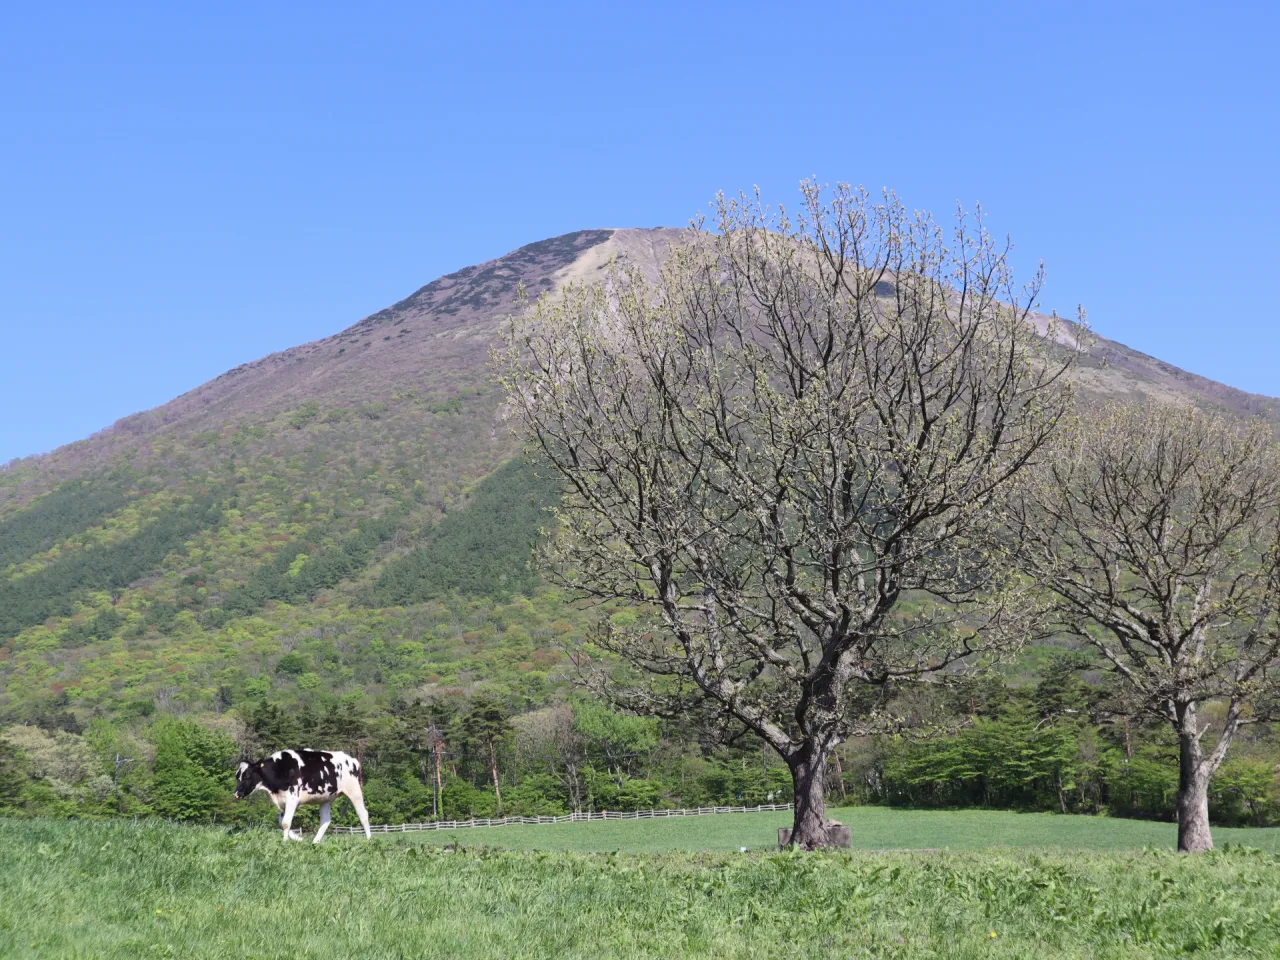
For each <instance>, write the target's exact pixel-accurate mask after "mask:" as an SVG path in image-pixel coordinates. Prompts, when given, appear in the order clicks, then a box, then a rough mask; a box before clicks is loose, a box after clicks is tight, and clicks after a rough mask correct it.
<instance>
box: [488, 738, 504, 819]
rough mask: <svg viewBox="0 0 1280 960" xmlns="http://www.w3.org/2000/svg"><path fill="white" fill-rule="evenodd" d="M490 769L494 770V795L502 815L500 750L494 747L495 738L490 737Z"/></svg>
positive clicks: (499, 812) (498, 810)
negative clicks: (499, 780)
mask: <svg viewBox="0 0 1280 960" xmlns="http://www.w3.org/2000/svg"><path fill="white" fill-rule="evenodd" d="M489 769H490V770H492V771H493V795H494V798H495V799H496V800H497V812H498V815H499V816H501V815H502V788H501V787H499V786H498V751H497V749H496V748H495V747H494V744H493V738H492V737H490V738H489Z"/></svg>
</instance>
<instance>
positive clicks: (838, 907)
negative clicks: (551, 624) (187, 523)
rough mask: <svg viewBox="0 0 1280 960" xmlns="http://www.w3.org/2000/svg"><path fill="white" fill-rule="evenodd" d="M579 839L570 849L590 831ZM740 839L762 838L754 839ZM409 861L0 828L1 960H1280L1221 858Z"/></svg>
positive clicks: (1274, 876) (410, 849) (259, 845)
mask: <svg viewBox="0 0 1280 960" xmlns="http://www.w3.org/2000/svg"><path fill="white" fill-rule="evenodd" d="M859 812H864V811H859ZM921 816H937V815H932V814H925V815H921ZM739 819H740V818H734V817H730V816H723V817H704V818H697V819H689V820H685V821H679V822H678V825H679V826H680V827H681V828H683V827H686V826H687V827H694V828H700V829H701V830H703V831H705V834H706V837H707V845H708V846H713V845H721V844H723V843H724V841H725V838H727V837H728V836H729V835H730V834H735V833H737V834H739V835H741V836H742V837H743V839H746V834H744V833H742V831H740V830H737V829H736V827H735V821H738V820H739ZM758 819H759V820H760V821H765V820H769V819H770V818H769V817H768V815H760V816H759V817H758ZM849 819H850V820H852V817H849ZM1021 819H1023V820H1024V821H1025V822H1026V823H1027V824H1029V825H1031V826H1028V827H1027V828H1026V830H1027V831H1028V832H1027V833H1026V834H1024V838H1034V836H1035V834H1036V831H1035V830H1034V829H1033V827H1034V825H1035V824H1037V823H1043V824H1045V825H1046V826H1047V825H1049V824H1051V823H1052V821H1053V819H1054V818H1043V819H1042V818H1032V817H1026V818H1021ZM943 821H949V822H950V823H951V824H952V825H953V830H952V833H953V835H954V836H957V837H961V836H967V837H968V842H970V843H974V844H976V843H977V842H978V841H979V840H980V839H981V830H982V823H981V821H970V822H969V823H968V825H967V826H965V822H964V820H963V815H954V814H953V815H941V820H940V822H943ZM991 822H994V821H991ZM1092 822H1093V823H1094V824H1096V825H1098V826H1104V825H1105V824H1106V823H1107V822H1106V821H1092ZM661 825H662V824H649V823H643V822H642V823H634V822H633V823H620V824H612V823H611V824H607V825H604V826H607V828H608V829H610V830H615V831H618V833H617V834H616V836H618V837H621V835H622V832H623V831H624V830H626V829H648V828H650V827H653V826H661ZM676 825H677V822H671V823H669V824H667V826H676ZM577 826H578V827H579V828H580V830H581V831H582V836H584V837H587V836H589V831H590V830H591V829H592V828H593V827H594V826H596V825H577ZM766 826H767V824H765V823H763V822H762V823H761V824H760V828H759V829H761V830H762V829H764V828H766ZM881 826H882V828H883V831H884V832H883V834H882V835H883V836H886V837H887V836H890V835H891V829H901V831H902V833H901V834H899V835H901V836H908V835H915V834H917V833H919V832H920V831H921V830H922V829H924V828H923V827H920V826H919V824H918V823H917V822H915V821H912V820H910V819H908V820H905V821H903V823H902V825H901V827H900V828H891V827H890V826H889V825H888V823H887V821H886V823H885V824H882V825H881ZM530 829H533V828H530ZM541 829H543V830H547V829H548V828H541ZM750 830H751V831H753V835H755V836H760V833H759V832H756V831H757V828H756V827H754V826H753V827H750ZM966 831H968V832H967V834H966ZM495 832H496V831H495ZM462 833H463V831H459V834H460V835H461V834H462ZM478 833H479V831H473V832H472V833H471V834H470V835H469V837H474V835H476V834H478ZM1010 836H1011V835H1010ZM1010 836H1006V837H1005V838H1004V839H1005V840H1006V841H1007V840H1009V839H1010ZM1059 836H1065V834H1063V835H1059ZM1135 836H1136V835H1135ZM429 839H439V838H437V837H435V835H432V834H417V835H413V836H411V837H408V838H402V839H397V840H395V841H387V840H383V839H381V838H379V839H376V840H375V841H374V842H372V843H367V842H365V841H364V840H363V838H355V837H347V836H342V837H336V838H334V839H333V842H329V843H325V844H322V845H320V846H312V845H311V844H300V843H291V844H284V843H281V842H280V841H279V840H278V839H277V838H276V837H275V836H274V835H273V834H271V833H268V832H266V831H261V830H254V831H244V832H239V833H235V832H230V831H227V830H223V829H217V828H201V827H181V826H173V825H168V824H161V823H154V822H153V823H142V824H137V825H135V824H131V823H124V822H116V823H83V822H82V823H76V822H55V821H39V820H36V821H17V820H0V956H3V957H5V958H14V960H16V958H35V957H50V958H52V957H57V958H61V957H73V958H136V957H202V958H203V957H209V958H224V957H225V958H236V960H265V958H281V960H283V958H290V960H294V958H316V960H328V958H342V960H348V958H351V957H360V958H371V960H377V958H388V960H389V958H397V960H398V958H420V957H463V958H471V957H476V958H478V957H485V958H491V957H513V958H514V957H521V958H524V957H527V958H539V957H547V958H552V957H554V958H557V960H570V958H579V957H582V958H586V957H655V958H656V957H662V958H670V957H690V958H697V957H716V958H719V960H723V958H724V957H735V958H738V957H742V958H757V957H758V958H766V957H767V958H787V957H806V958H812V957H834V956H839V957H902V958H924V957H947V958H980V957H981V958H1013V957H1028V956H1035V957H1038V958H1068V957H1070V958H1085V957H1104V958H1105V957H1126V958H1143V957H1165V956H1175V955H1177V956H1188V955H1189V956H1201V957H1240V956H1276V955H1277V953H1280V858H1277V856H1275V855H1274V854H1273V853H1270V852H1264V851H1259V850H1250V849H1244V848H1237V847H1233V848H1231V849H1228V850H1223V851H1217V852H1214V853H1212V854H1209V855H1207V856H1203V857H1195V858H1191V857H1181V856H1178V855H1176V854H1173V853H1171V852H1166V851H1164V850H1160V851H1153V850H1145V851H1144V850H1138V851H1134V850H1125V849H1122V848H1123V846H1124V845H1125V844H1122V843H1119V842H1117V843H1115V844H1114V845H1113V846H1114V849H1112V850H1110V851H1105V852H1068V851H1066V850H1063V849H1060V848H1056V847H1046V848H1044V849H1040V850H1026V849H1016V848H1013V847H1008V846H1006V847H1000V848H997V849H991V850H985V851H980V850H968V849H953V850H950V851H947V852H942V853H933V852H923V851H917V852H910V851H898V852H893V853H869V852H856V851H855V852H850V853H835V854H822V855H803V854H799V855H798V854H792V853H777V852H772V851H770V852H764V851H761V852H752V853H748V854H746V855H742V854H739V853H736V852H734V853H726V852H717V851H708V852H700V853H690V852H682V851H675V852H668V853H660V854H655V853H645V854H628V853H607V854H606V853H577V852H549V851H501V850H493V849H488V848H480V847H472V846H469V845H464V847H463V849H462V850H460V851H457V852H455V851H453V850H450V849H447V848H444V847H441V846H440V845H438V843H433V842H429ZM1000 839H1001V838H999V837H991V838H990V841H991V842H999V840H1000ZM583 842H584V843H589V842H592V841H587V840H584V841H583ZM674 842H675V841H673V843H674ZM919 842H923V841H919Z"/></svg>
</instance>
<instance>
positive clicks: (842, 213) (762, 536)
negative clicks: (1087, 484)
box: [497, 182, 1074, 848]
mask: <svg viewBox="0 0 1280 960" xmlns="http://www.w3.org/2000/svg"><path fill="white" fill-rule="evenodd" d="M802 191H803V206H802V210H801V213H800V214H799V215H798V216H796V217H791V216H789V215H788V214H787V213H786V212H785V211H777V212H771V211H769V210H766V209H765V208H763V207H762V206H761V205H760V203H759V199H758V197H757V198H754V199H753V198H738V199H736V200H726V199H724V198H723V197H722V198H721V199H720V200H719V202H718V204H717V207H716V217H715V220H714V223H713V225H712V226H711V227H708V226H707V225H705V224H703V223H701V222H698V223H695V224H694V225H693V226H692V228H691V229H690V230H689V232H688V236H687V240H686V242H685V243H683V244H680V245H678V246H677V247H676V249H674V250H673V251H672V252H671V254H670V256H669V257H668V258H667V259H666V260H665V261H664V263H663V264H662V266H661V268H660V273H659V275H658V277H657V278H656V282H650V280H649V279H647V278H646V277H645V276H644V275H642V274H641V273H640V272H639V271H638V270H637V269H635V268H633V267H630V266H628V265H627V264H625V263H623V264H614V265H612V267H611V268H610V269H608V270H607V271H605V272H604V273H603V274H602V280H601V281H600V282H597V283H593V284H588V285H583V286H574V287H571V288H570V289H568V290H567V291H564V292H563V293H562V294H561V295H560V296H558V297H555V298H543V299H541V300H540V301H538V302H537V303H536V304H535V305H534V306H533V307H532V308H531V309H530V310H528V311H526V313H525V314H524V315H523V316H521V317H519V318H517V319H516V320H514V321H513V326H512V329H511V332H510V338H509V341H508V343H507V346H506V349H505V350H504V351H503V352H502V353H501V354H499V355H498V357H497V360H498V363H499V367H500V370H501V374H502V377H503V379H504V383H505V385H506V387H507V389H508V393H509V396H510V401H511V404H512V407H513V409H514V411H515V413H516V416H517V417H518V421H519V423H520V424H521V425H522V427H523V429H524V430H525V431H527V434H528V436H529V437H530V438H531V439H532V445H533V447H534V449H536V451H537V452H538V455H539V456H540V457H542V458H544V459H545V461H546V462H547V463H549V464H550V465H551V467H552V468H553V470H554V472H555V473H556V474H558V475H559V476H560V477H562V478H563V479H564V481H565V482H566V487H567V493H566V494H565V497H564V499H563V502H562V504H561V506H560V508H559V511H558V516H557V524H556V530H557V531H558V534H557V536H556V537H555V538H553V540H552V541H551V545H550V547H549V548H548V554H549V555H548V557H547V560H548V561H549V566H550V567H551V569H553V570H555V571H556V572H557V575H558V576H559V577H560V578H561V579H562V580H563V582H564V583H566V584H567V585H569V586H571V587H572V588H574V589H576V590H578V591H580V593H581V594H582V595H585V596H587V597H591V598H595V599H597V600H600V601H605V602H609V603H612V604H616V603H618V602H622V603H625V604H630V605H633V606H635V607H636V608H637V612H638V613H639V614H640V615H639V616H638V618H637V619H636V620H635V622H633V623H628V624H626V625H619V623H618V622H617V620H618V618H615V620H614V621H608V620H605V621H603V622H602V623H601V625H600V629H599V631H598V632H597V634H596V635H595V636H594V638H593V639H594V642H595V644H597V645H598V646H599V647H601V648H603V649H604V650H607V651H610V652H612V653H614V654H617V655H619V656H620V657H622V658H623V659H624V660H625V661H626V662H627V663H629V664H630V665H632V666H633V667H635V668H638V672H637V673H636V680H637V682H636V683H634V684H632V685H630V686H629V687H627V688H626V690H625V691H624V692H625V694H626V696H625V697H624V700H625V702H627V703H628V704H629V705H630V706H632V707H633V708H635V709H638V710H642V711H648V712H652V713H655V714H658V715H666V716H672V715H679V714H680V713H681V712H682V711H686V710H690V709H692V706H693V704H694V703H696V702H698V701H701V708H702V709H706V708H707V707H710V708H711V710H712V711H713V712H714V713H717V714H719V715H720V716H721V717H722V718H723V719H724V720H725V721H726V722H732V723H737V724H741V725H744V726H745V727H746V728H748V729H750V730H751V731H753V732H754V733H755V734H757V735H758V736H760V737H761V738H763V739H764V740H765V741H766V742H767V743H768V744H769V746H770V747H772V748H773V749H774V750H775V751H777V752H778V754H779V755H780V756H781V757H782V758H783V760H784V761H785V762H786V763H787V765H788V767H789V768H790V770H791V773H792V776H793V778H794V782H795V799H796V806H795V826H794V831H793V834H792V837H793V843H795V844H797V845H800V846H803V847H806V848H813V847H819V846H823V845H825V844H826V843H827V842H828V827H829V823H828V821H827V820H826V818H825V815H824V798H823V781H824V772H825V768H826V764H827V759H828V757H829V756H830V754H831V751H832V749H833V748H834V747H835V745H836V744H838V743H840V742H841V740H842V739H844V738H845V737H847V736H849V735H851V734H852V733H853V732H855V731H856V730H858V729H862V728H866V725H867V724H869V723H873V722H874V720H875V717H874V715H873V714H874V712H875V711H874V708H873V709H872V710H871V712H870V714H869V713H868V712H867V711H864V710H859V709H856V708H855V707H854V706H853V701H854V699H855V696H854V693H853V688H854V687H855V686H856V687H858V688H860V689H862V690H864V691H865V688H866V685H867V684H872V685H879V686H881V687H883V686H884V685H887V684H890V683H892V682H893V681H895V680H900V679H907V678H918V677H922V676H936V675H938V674H939V672H940V671H945V670H946V668H947V667H948V666H949V665H950V664H952V663H954V662H956V661H957V660H959V659H960V658H963V657H966V656H969V655H971V654H973V653H975V652H976V651H978V650H980V649H988V650H991V649H997V648H1001V647H1005V646H1009V645H1013V644H1016V643H1017V642H1018V641H1019V640H1020V639H1021V638H1022V636H1023V635H1024V634H1025V630H1026V628H1027V618H1028V616H1029V611H1030V608H1031V603H1030V594H1029V592H1028V591H1027V590H1026V589H1025V585H1024V584H1023V583H1021V582H1020V580H1019V579H1018V578H1017V577H1015V576H1014V575H1013V573H1012V572H1011V569H1010V565H1009V564H1008V563H1007V562H1005V559H1004V558H1005V557H1006V556H1007V551H1006V550H1005V549H1004V547H1003V546H1002V545H1000V544H998V543H996V542H995V541H994V540H993V536H994V534H995V532H996V531H998V530H999V529H1000V527H1001V523H1000V519H1001V518H1002V514H1003V510H1004V502H1005V491H1006V488H1008V487H1009V485H1010V484H1009V481H1010V479H1011V478H1012V477H1014V475H1016V474H1017V473H1018V472H1019V471H1020V470H1021V469H1023V467H1024V466H1025V465H1026V464H1027V463H1028V461H1029V460H1030V459H1031V458H1033V457H1034V456H1035V454H1036V453H1037V451H1038V450H1040V448H1041V447H1042V446H1043V445H1044V444H1045V442H1046V441H1047V439H1048V438H1049V436H1050V435H1051V433H1052V431H1053V429H1054V427H1055V425H1056V424H1057V422H1058V421H1059V419H1060V418H1061V417H1063V416H1064V415H1065V411H1066V410H1067V409H1068V407H1069V404H1070V402H1071V400H1070V396H1069V390H1067V389H1066V387H1065V379H1064V377H1063V374H1064V373H1065V371H1066V369H1067V368H1068V367H1069V366H1070V365H1071V363H1072V362H1073V357H1074V353H1073V351H1072V350H1071V349H1068V348H1064V347H1063V346H1062V344H1061V343H1060V342H1059V339H1055V338H1060V337H1061V335H1062V331H1060V330H1051V331H1050V335H1051V336H1050V337H1048V338H1046V337H1045V336H1043V335H1042V333H1041V332H1040V331H1038V329H1037V328H1036V327H1035V326H1034V325H1033V323H1031V322H1030V321H1031V320H1032V319H1033V318H1032V316H1031V309H1032V305H1033V303H1034V301H1035V297H1036V294H1037V291H1038V289H1039V285H1040V277H1039V276H1037V277H1036V278H1035V280H1034V281H1033V283H1032V284H1031V285H1030V286H1029V287H1027V288H1023V289H1019V288H1016V287H1015V286H1014V284H1013V281H1012V279H1011V276H1010V270H1009V264H1008V259H1007V252H1008V247H1007V246H1005V247H1001V246H998V245H997V244H996V243H994V242H993V241H992V239H991V238H990V237H989V236H988V235H987V233H986V232H985V230H984V229H983V227H982V224H981V220H980V218H979V219H978V220H977V221H976V222H975V221H973V220H967V219H966V218H965V217H963V216H960V217H958V218H957V222H956V225H955V229H954V232H953V233H952V235H951V236H950V237H949V238H948V237H946V236H945V235H944V231H943V230H942V228H940V227H939V226H938V225H937V224H935V223H934V222H933V221H932V220H931V219H930V218H929V217H928V216H927V215H924V214H914V215H913V214H909V213H908V212H907V211H906V210H905V209H904V208H903V207H902V206H901V205H900V204H899V202H898V201H897V200H896V198H895V197H893V196H892V195H889V194H886V196H885V197H884V199H883V201H882V202H876V201H873V200H872V199H871V198H870V197H869V196H868V195H867V194H866V193H865V192H864V191H862V190H860V189H853V188H850V187H848V186H847V185H838V186H837V187H835V188H834V189H833V190H830V191H825V190H822V189H820V188H819V187H818V186H817V185H815V184H813V183H809V182H806V183H805V184H804V185H803V186H802ZM864 699H865V698H864Z"/></svg>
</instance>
